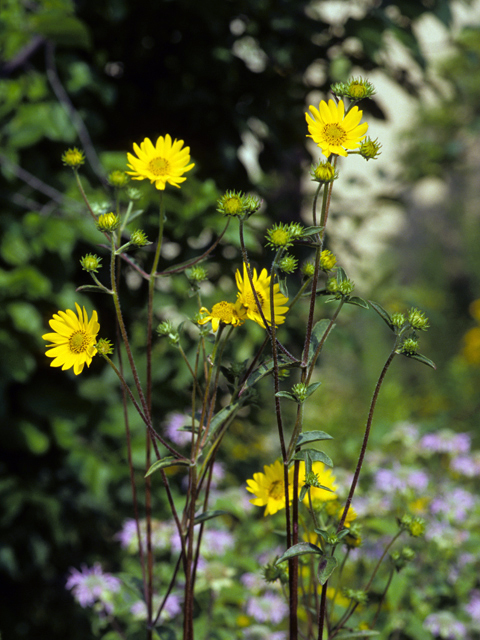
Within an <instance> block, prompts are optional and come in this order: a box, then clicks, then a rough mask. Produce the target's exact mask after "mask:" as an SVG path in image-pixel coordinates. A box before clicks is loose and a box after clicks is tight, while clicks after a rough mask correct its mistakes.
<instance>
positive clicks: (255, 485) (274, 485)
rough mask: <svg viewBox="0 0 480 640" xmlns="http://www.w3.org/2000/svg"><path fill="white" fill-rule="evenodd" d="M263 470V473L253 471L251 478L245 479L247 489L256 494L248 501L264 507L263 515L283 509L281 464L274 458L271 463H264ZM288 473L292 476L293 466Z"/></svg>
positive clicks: (283, 492)
mask: <svg viewBox="0 0 480 640" xmlns="http://www.w3.org/2000/svg"><path fill="white" fill-rule="evenodd" d="M263 471H264V473H254V474H253V480H252V479H249V480H247V491H250V493H253V494H254V495H255V496H256V497H255V498H254V499H253V500H250V502H251V503H252V504H254V505H255V506H257V507H266V508H265V512H264V514H263V515H264V516H268V515H273V514H274V513H277V511H280V509H285V481H284V476H283V464H282V463H281V462H280V460H276V461H275V462H274V463H273V464H269V465H265V466H264V467H263ZM288 473H289V476H292V474H293V467H292V468H291V469H290V470H289V472H288ZM291 479H292V478H291ZM289 484H291V482H290V481H289ZM290 501H291V498H290Z"/></svg>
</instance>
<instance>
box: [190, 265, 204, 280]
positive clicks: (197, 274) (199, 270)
mask: <svg viewBox="0 0 480 640" xmlns="http://www.w3.org/2000/svg"><path fill="white" fill-rule="evenodd" d="M187 277H188V279H189V280H190V281H191V282H203V281H204V280H206V279H207V277H208V274H207V270H206V269H205V267H202V266H201V265H198V264H196V265H195V266H193V267H192V268H191V269H190V270H189V271H187Z"/></svg>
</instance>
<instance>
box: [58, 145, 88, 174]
mask: <svg viewBox="0 0 480 640" xmlns="http://www.w3.org/2000/svg"><path fill="white" fill-rule="evenodd" d="M62 162H63V164H64V165H65V166H66V167H72V169H78V167H81V166H82V164H85V154H84V153H83V151H79V150H78V149H77V148H76V147H74V148H73V149H67V150H66V151H65V153H64V154H63V156H62Z"/></svg>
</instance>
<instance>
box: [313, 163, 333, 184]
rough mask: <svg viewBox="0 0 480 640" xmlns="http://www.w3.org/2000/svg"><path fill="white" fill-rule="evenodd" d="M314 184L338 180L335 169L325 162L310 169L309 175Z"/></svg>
mask: <svg viewBox="0 0 480 640" xmlns="http://www.w3.org/2000/svg"><path fill="white" fill-rule="evenodd" d="M310 175H311V176H312V180H313V181H314V182H320V183H321V184H326V183H328V182H332V181H333V180H335V179H336V178H338V173H337V172H336V171H335V167H334V166H333V165H332V164H330V162H328V160H326V161H325V162H319V163H318V164H317V166H316V167H312V171H311V173H310Z"/></svg>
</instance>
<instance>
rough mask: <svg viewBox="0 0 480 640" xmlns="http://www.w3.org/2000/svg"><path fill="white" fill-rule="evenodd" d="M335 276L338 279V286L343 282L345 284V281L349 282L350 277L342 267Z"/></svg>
mask: <svg viewBox="0 0 480 640" xmlns="http://www.w3.org/2000/svg"><path fill="white" fill-rule="evenodd" d="M335 276H336V278H337V282H338V284H342V282H344V281H345V280H348V276H347V274H346V273H345V270H344V269H343V268H342V267H337V272H336V274H335Z"/></svg>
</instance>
